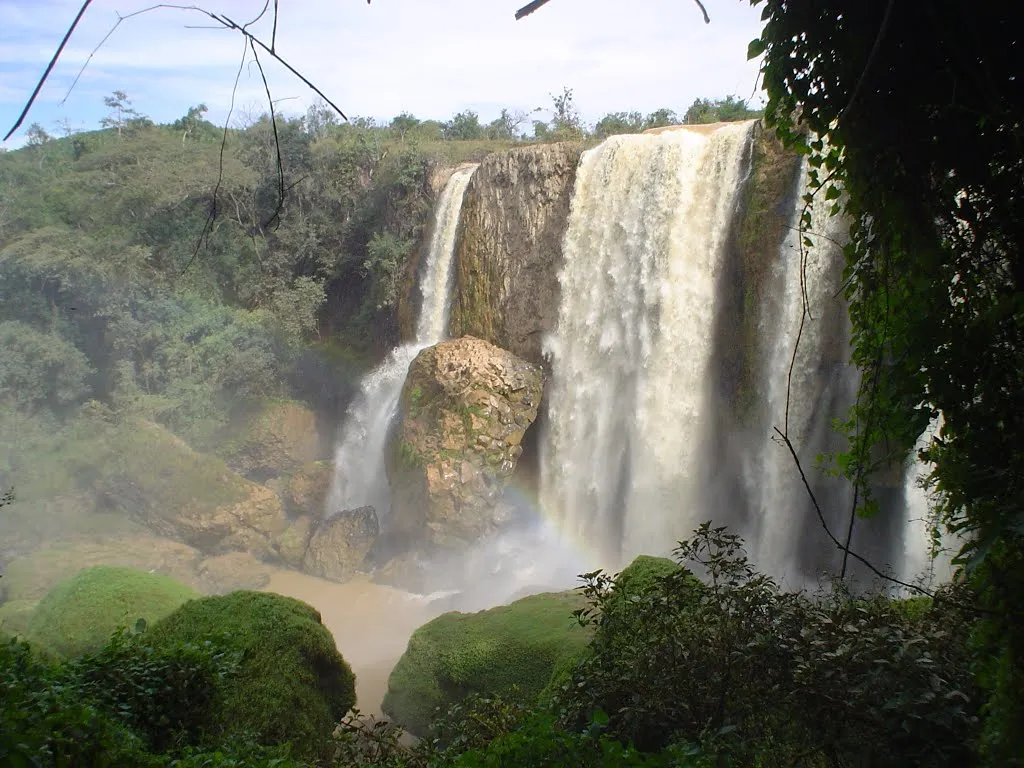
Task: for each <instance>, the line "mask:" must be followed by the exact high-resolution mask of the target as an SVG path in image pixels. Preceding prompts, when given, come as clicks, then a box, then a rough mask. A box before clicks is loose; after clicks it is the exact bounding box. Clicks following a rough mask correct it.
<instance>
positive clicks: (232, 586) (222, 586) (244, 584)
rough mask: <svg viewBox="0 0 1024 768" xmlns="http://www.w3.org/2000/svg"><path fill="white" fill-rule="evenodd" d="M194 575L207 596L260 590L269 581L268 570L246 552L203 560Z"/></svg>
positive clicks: (230, 553)
mask: <svg viewBox="0 0 1024 768" xmlns="http://www.w3.org/2000/svg"><path fill="white" fill-rule="evenodd" d="M196 573H197V574H198V576H199V579H200V581H201V583H202V586H203V592H204V593H206V594H208V595H222V594H226V593H228V592H234V591H235V590H238V589H260V588H261V587H265V586H266V585H267V582H268V581H270V568H269V567H268V566H267V565H266V564H264V563H262V562H260V561H259V560H257V559H256V558H255V557H253V555H251V554H250V553H248V552H228V553H227V554H226V555H214V556H213V557H208V558H206V559H205V560H203V561H202V562H201V563H199V565H198V566H197V567H196Z"/></svg>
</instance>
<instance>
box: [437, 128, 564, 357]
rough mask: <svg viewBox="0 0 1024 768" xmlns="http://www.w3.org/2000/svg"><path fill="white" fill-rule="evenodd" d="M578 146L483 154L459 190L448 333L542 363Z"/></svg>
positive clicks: (551, 320) (555, 309) (551, 323)
mask: <svg viewBox="0 0 1024 768" xmlns="http://www.w3.org/2000/svg"><path fill="white" fill-rule="evenodd" d="M581 151H582V148H581V146H580V145H578V144H574V143H561V144H545V145H538V146H531V147H517V148H515V149H511V150H508V151H506V152H499V153H495V154H493V155H488V156H487V157H486V158H484V160H483V162H482V163H480V167H479V168H478V169H477V171H476V173H475V174H474V175H473V179H472V181H470V183H469V188H468V189H467V190H466V197H465V202H464V203H463V206H462V215H461V219H460V222H461V223H460V225H459V228H460V236H459V244H458V247H457V250H456V254H455V269H456V281H457V290H456V292H455V297H454V300H453V304H452V314H451V332H452V335H453V336H462V335H472V336H477V337H479V338H481V339H486V340H487V341H490V342H492V343H494V344H497V345H498V346H499V347H502V348H504V349H507V350H509V351H511V352H512V353H514V354H516V355H518V356H519V357H522V358H524V359H525V360H528V361H530V362H532V363H535V364H538V365H543V364H544V362H543V357H542V354H541V337H542V335H543V333H545V332H547V331H549V330H550V329H551V328H553V327H554V324H555V320H556V319H557V316H558V295H559V294H558V270H559V268H560V266H561V255H562V238H563V236H564V235H565V230H566V227H567V226H568V223H569V200H570V197H571V196H572V189H573V184H574V183H575V181H576V166H577V164H578V162H579V158H580V153H581Z"/></svg>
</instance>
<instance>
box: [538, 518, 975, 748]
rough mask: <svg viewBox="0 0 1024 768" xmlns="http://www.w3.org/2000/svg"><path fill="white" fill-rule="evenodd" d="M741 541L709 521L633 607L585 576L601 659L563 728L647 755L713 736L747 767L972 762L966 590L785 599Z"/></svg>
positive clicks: (573, 696)
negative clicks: (586, 730)
mask: <svg viewBox="0 0 1024 768" xmlns="http://www.w3.org/2000/svg"><path fill="white" fill-rule="evenodd" d="M741 547H742V542H741V541H740V540H739V538H738V537H736V536H733V535H730V534H728V533H726V532H725V529H723V528H717V529H712V528H711V527H710V525H708V524H705V525H703V526H701V527H700V528H699V529H698V530H697V531H696V533H695V535H694V537H693V538H692V539H691V540H690V541H689V542H683V543H681V544H680V547H679V549H678V550H677V552H676V554H677V556H678V559H679V560H680V561H681V562H689V563H692V564H694V566H695V567H698V568H700V569H701V570H702V571H703V572H705V573H706V582H707V583H706V584H704V585H698V584H697V582H696V581H695V579H694V578H693V576H692V575H690V574H689V573H688V572H687V571H686V570H684V569H679V570H678V571H677V572H675V573H670V574H669V575H667V576H664V577H662V578H658V579H654V580H653V581H651V582H650V583H649V586H648V587H647V588H646V589H645V590H643V591H641V592H639V593H637V594H632V595H631V596H630V598H629V600H627V601H625V602H624V601H622V600H621V597H620V595H619V594H617V591H616V585H615V581H614V580H613V579H611V578H609V577H607V576H604V575H603V574H601V573H600V572H597V573H594V574H588V575H587V577H586V579H587V584H586V586H585V587H584V593H585V594H586V595H587V597H588V599H589V600H590V606H589V609H587V610H585V611H582V612H581V613H580V618H581V620H582V621H583V622H584V623H587V624H591V625H594V626H595V627H596V634H595V638H594V642H593V644H592V647H591V654H590V655H589V656H588V657H587V658H586V659H585V660H584V661H583V662H582V663H581V664H580V665H579V666H578V667H577V669H576V670H575V672H574V674H573V679H572V684H571V685H569V686H566V687H565V688H564V689H563V690H562V691H561V692H560V694H559V697H558V699H557V702H556V703H557V704H558V706H559V711H560V713H561V718H562V722H563V723H564V724H565V725H566V726H567V727H568V728H569V729H570V730H573V729H578V728H580V727H583V726H584V725H585V724H586V722H588V721H589V719H590V718H592V717H593V716H594V714H595V713H597V712H600V711H604V712H608V713H609V714H610V718H609V729H610V732H611V733H612V734H614V735H615V736H616V737H618V738H620V739H621V740H623V741H624V742H632V743H635V744H636V746H637V747H638V748H640V749H642V750H644V751H657V750H661V749H664V748H665V747H667V746H668V745H670V744H672V743H675V742H683V743H702V744H705V745H709V749H710V750H711V751H713V752H715V753H717V754H718V755H719V756H720V757H721V758H722V759H726V758H731V759H734V760H735V762H736V764H738V765H758V766H763V767H764V768H767V767H768V766H794V765H807V766H810V765H813V766H852V765H868V764H870V765H872V766H878V767H881V766H893V767H895V766H908V765H921V766H923V765H927V766H930V767H931V766H959V765H964V764H967V762H969V755H970V744H971V741H972V740H973V739H974V738H975V736H976V728H977V717H976V716H977V709H978V703H977V702H978V696H977V693H976V691H975V690H974V687H973V684H972V681H971V678H970V673H969V669H970V663H969V657H968V654H967V647H966V638H967V636H968V635H969V627H968V625H969V618H968V616H967V614H965V613H964V612H963V611H962V610H960V609H959V608H958V607H957V606H959V605H960V604H961V603H962V602H964V601H963V596H962V595H958V594H957V592H956V590H957V589H959V588H951V593H950V594H946V595H943V596H942V599H941V600H936V601H934V602H933V603H932V604H931V605H930V606H928V605H926V604H925V603H923V602H921V601H917V602H915V603H913V604H912V605H911V606H908V605H907V604H906V603H905V602H900V601H890V600H888V599H886V598H885V597H877V596H876V597H869V598H860V599H853V598H852V597H851V596H850V595H848V594H845V593H843V592H841V591H838V590H837V591H835V592H834V593H833V594H831V595H827V596H825V597H824V598H821V599H818V600H812V599H809V598H808V597H805V596H803V595H800V594H787V593H782V592H780V591H779V590H778V587H777V586H776V585H775V583H774V582H773V581H772V580H771V579H769V578H767V577H765V576H763V575H761V574H757V573H756V572H755V571H754V570H753V568H752V567H751V566H750V564H749V563H748V561H747V560H746V558H745V557H744V556H743V554H742V549H741Z"/></svg>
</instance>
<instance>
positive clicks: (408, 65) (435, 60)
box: [0, 0, 759, 124]
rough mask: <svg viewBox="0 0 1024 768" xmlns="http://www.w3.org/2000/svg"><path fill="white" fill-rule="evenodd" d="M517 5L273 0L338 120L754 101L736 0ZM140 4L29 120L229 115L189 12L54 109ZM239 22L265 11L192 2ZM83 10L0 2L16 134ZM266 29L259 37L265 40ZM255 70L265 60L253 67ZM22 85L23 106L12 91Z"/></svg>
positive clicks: (87, 39) (207, 36)
mask: <svg viewBox="0 0 1024 768" xmlns="http://www.w3.org/2000/svg"><path fill="white" fill-rule="evenodd" d="M524 3H525V0H486V1H483V0H373V4H372V5H370V6H367V4H366V3H365V2H363V0H289V1H288V2H284V3H281V17H280V24H279V30H278V40H277V45H278V51H279V53H280V54H281V55H282V56H283V57H284V58H285V59H287V60H288V61H289V62H290V63H291V64H292V65H293V66H294V67H296V68H297V69H298V70H300V71H301V72H302V73H303V74H305V75H306V76H307V77H308V78H309V79H310V80H312V81H313V82H315V83H316V84H317V85H318V86H319V87H320V88H321V89H322V90H323V91H324V92H325V93H326V94H327V95H328V96H329V97H330V98H331V99H332V100H333V101H334V102H335V103H336V104H338V105H339V106H340V107H341V108H342V109H344V110H346V112H347V113H349V114H355V115H366V116H373V117H377V118H381V119H386V118H389V117H391V116H393V115H395V114H397V113H399V112H401V111H410V112H412V113H414V114H416V115H418V116H420V117H424V118H426V117H434V118H440V119H443V118H446V117H448V116H449V115H451V114H453V113H454V112H457V111H460V110H462V109H466V108H475V109H478V110H479V111H481V113H482V115H481V116H482V117H484V118H490V117H493V116H494V114H495V113H496V112H497V111H498V109H499V108H500V107H501V106H509V107H513V108H523V109H529V108H533V107H537V106H544V107H548V106H550V97H549V94H551V93H553V92H560V91H561V89H562V87H564V86H567V87H570V88H573V89H574V91H575V95H576V103H577V106H578V107H579V109H580V110H581V112H582V113H583V115H584V117H585V118H586V119H588V120H589V121H591V122H592V121H594V120H596V119H597V118H599V117H600V116H601V115H603V114H605V113H606V112H609V111H618V110H628V109H638V110H641V111H650V110H653V109H656V108H659V107H662V106H667V107H672V108H674V109H676V110H679V111H681V110H684V109H685V108H686V106H687V105H688V104H689V103H690V102H692V101H693V99H694V98H696V97H699V96H722V95H725V94H727V93H736V94H737V95H739V96H741V97H749V96H750V95H751V93H752V91H753V89H754V84H755V79H756V74H757V65H756V64H755V63H750V62H746V61H745V55H746V47H747V43H748V42H749V41H750V40H751V39H752V38H754V37H756V36H757V34H758V31H759V21H758V14H757V11H756V10H755V9H751V8H750V7H749V5H748V3H747V2H745V0H710V2H707V3H706V4H707V5H708V6H709V8H708V10H709V12H710V13H711V16H712V23H711V24H708V25H706V24H704V23H703V21H702V19H701V16H700V12H699V10H698V9H697V7H696V5H695V4H694V3H692V2H690V0H644V2H642V3H640V2H633V3H628V4H627V3H626V2H624V1H623V0H552V2H551V3H549V4H548V5H547V6H545V7H544V8H543V9H541V10H540V11H538V12H537V13H535V14H534V15H532V16H530V17H528V18H526V19H524V20H522V21H519V22H516V21H515V20H514V18H513V14H514V12H515V10H516V9H517V8H518V7H519V6H520V5H522V4H524ZM147 4H148V3H146V2H145V0H142V1H141V2H138V1H137V2H136V3H134V4H124V3H123V2H122V0H95V2H94V3H93V6H92V7H91V8H90V10H89V11H88V12H87V14H86V17H85V18H84V19H83V22H82V25H81V26H80V28H79V30H78V32H77V33H76V35H75V37H74V38H73V39H72V42H71V44H70V45H69V47H68V49H67V51H66V53H65V57H64V59H63V61H62V63H61V64H60V65H58V67H57V69H56V70H55V72H54V75H53V83H52V85H50V86H48V87H47V88H46V89H45V90H44V93H43V94H42V95H41V99H40V104H39V106H38V108H37V112H38V114H36V112H33V114H30V117H29V122H31V121H32V120H33V119H38V120H40V122H44V123H45V122H47V121H52V120H55V119H57V117H60V116H61V115H63V114H69V115H71V116H72V117H73V118H79V117H82V118H84V119H86V120H93V119H95V118H96V117H98V116H99V115H100V114H101V113H102V111H103V108H102V98H101V94H102V93H106V92H109V91H111V90H113V89H114V88H122V89H123V90H125V91H128V93H129V94H130V95H131V96H132V97H133V99H134V100H135V104H136V106H137V107H138V108H139V109H140V110H141V111H143V112H144V113H146V114H148V115H150V116H151V117H153V118H154V119H156V120H161V121H163V120H172V119H174V118H175V117H177V116H179V115H180V114H183V113H184V111H185V109H187V107H188V106H189V105H190V104H196V103H199V102H205V103H206V104H208V105H209V106H210V117H211V118H212V119H218V120H220V119H223V118H224V117H225V115H226V114H227V109H228V104H229V102H230V98H231V89H232V84H233V82H234V77H235V73H236V71H237V68H238V60H239V56H240V53H241V45H242V41H241V39H240V37H239V36H238V35H237V34H236V33H232V32H225V31H213V30H204V29H187V28H185V25H186V24H193V25H195V24H208V23H209V20H207V19H204V18H203V17H202V16H201V15H199V14H196V13H186V12H183V11H174V10H161V11H154V12H152V13H148V14H145V15H143V16H139V17H136V18H133V19H130V20H128V21H126V22H124V23H123V24H122V25H121V26H120V28H119V29H118V30H117V32H116V33H115V34H114V36H113V37H112V38H111V39H110V40H109V41H108V42H107V43H106V45H104V47H103V48H102V49H101V50H100V51H99V52H98V53H97V54H96V56H95V58H94V59H93V61H92V63H91V64H90V67H89V69H87V70H86V75H85V77H84V78H83V80H82V82H81V83H80V84H79V86H78V87H77V88H76V91H75V93H74V94H72V96H71V98H70V99H69V100H68V103H67V105H66V106H65V107H64V108H63V111H62V110H61V108H60V107H59V106H58V102H59V101H60V99H62V98H63V96H64V94H65V92H66V90H67V87H68V85H69V84H70V82H71V80H72V79H73V78H74V76H75V74H76V73H77V71H78V69H79V68H80V67H81V64H82V63H83V62H84V61H85V59H86V58H87V57H88V55H89V53H90V51H91V50H92V48H93V47H94V46H95V45H96V43H97V42H99V40H100V39H101V38H102V37H103V35H104V34H105V33H106V32H107V30H108V29H109V28H110V26H111V25H112V24H113V23H114V22H115V21H116V19H117V16H116V15H115V13H114V11H120V12H121V13H122V14H126V13H130V12H132V11H135V10H138V9H139V8H142V7H145V6H146V5H147ZM200 4H203V5H204V6H205V7H208V8H209V9H210V10H212V11H215V12H219V13H223V14H225V15H227V16H229V17H231V18H232V19H234V20H235V21H238V22H240V23H241V22H244V21H247V20H248V19H250V18H252V17H253V16H254V15H256V14H257V13H258V12H259V10H260V8H262V6H263V0H201V1H200ZM78 5H79V2H78V0H5V2H0V15H2V16H3V18H4V19H5V24H4V27H3V30H2V31H0V117H2V118H3V120H4V122H5V123H7V124H10V123H11V122H13V119H14V117H15V116H16V114H17V112H18V111H20V104H19V101H22V100H23V99H24V98H25V97H27V95H28V94H29V93H30V92H31V89H32V87H33V86H34V84H35V79H36V77H38V74H39V72H40V71H41V70H42V67H43V66H45V62H46V61H47V60H48V58H49V56H50V55H51V53H52V51H53V49H54V46H55V45H56V44H57V43H58V42H59V40H60V37H61V36H62V34H63V32H64V28H65V27H66V25H67V23H68V22H69V21H70V20H71V18H73V16H74V14H75V12H76V10H77V7H78ZM268 20H269V18H268V19H265V20H264V21H263V22H260V24H259V25H257V26H256V27H254V30H255V31H256V32H257V34H258V35H259V36H260V37H261V38H262V39H265V40H268V41H269V36H270V27H269V24H267V23H266V22H267V21H268ZM264 59H266V57H264ZM264 63H265V68H266V70H267V73H268V77H269V79H270V82H271V86H272V89H273V93H274V96H275V98H287V97H297V98H295V99H293V100H288V101H284V102H282V103H281V105H280V106H281V108H282V109H283V110H285V111H288V112H291V113H296V112H300V111H302V110H303V109H304V108H305V106H306V105H308V104H309V103H310V102H311V101H312V99H313V97H312V94H311V93H310V92H309V91H308V89H306V88H305V86H303V85H302V84H301V83H300V82H298V81H297V80H296V79H295V78H293V77H291V76H290V75H288V74H287V73H286V72H284V71H283V68H281V67H280V66H278V65H277V64H276V63H274V62H270V61H265V62H264ZM249 70H251V71H246V72H243V76H242V80H241V84H240V87H241V89H242V91H243V93H240V94H239V95H238V96H237V97H236V101H237V102H240V103H243V104H244V103H249V102H251V101H254V100H256V99H259V97H260V93H261V91H262V83H261V81H260V80H259V76H258V72H256V71H255V70H254V69H252V68H251V67H250V68H249ZM19 89H20V94H19V93H18V91H19Z"/></svg>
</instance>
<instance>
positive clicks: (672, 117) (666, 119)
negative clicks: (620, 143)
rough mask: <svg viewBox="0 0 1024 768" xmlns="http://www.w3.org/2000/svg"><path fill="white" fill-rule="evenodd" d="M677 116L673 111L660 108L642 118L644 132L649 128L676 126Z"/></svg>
mask: <svg viewBox="0 0 1024 768" xmlns="http://www.w3.org/2000/svg"><path fill="white" fill-rule="evenodd" d="M678 124H679V115H677V114H676V113H675V111H673V110H671V109H668V108H666V107H662V108H661V109H656V110H654V111H653V112H651V114H649V115H648V116H647V117H646V118H644V130H648V129H650V128H664V127H665V126H667V125H678Z"/></svg>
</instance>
